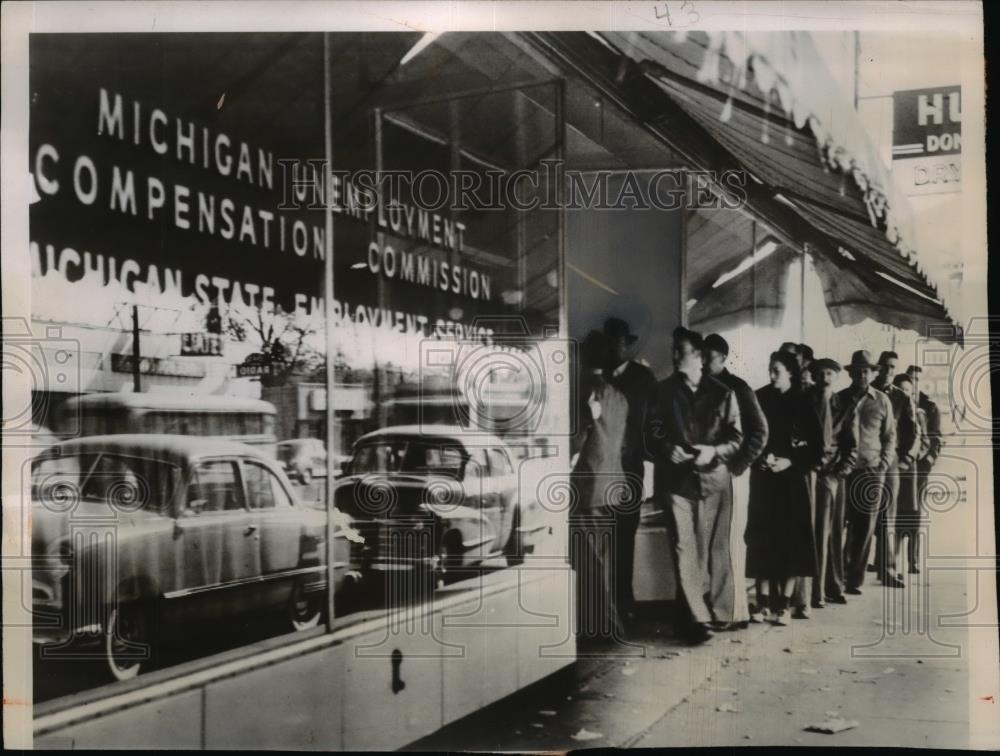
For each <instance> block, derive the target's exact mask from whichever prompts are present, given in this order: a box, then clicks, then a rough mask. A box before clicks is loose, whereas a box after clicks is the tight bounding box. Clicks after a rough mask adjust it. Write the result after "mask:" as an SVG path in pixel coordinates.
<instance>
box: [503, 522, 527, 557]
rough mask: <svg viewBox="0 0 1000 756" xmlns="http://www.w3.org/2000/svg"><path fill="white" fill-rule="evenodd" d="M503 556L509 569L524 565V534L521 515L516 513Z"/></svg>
mask: <svg viewBox="0 0 1000 756" xmlns="http://www.w3.org/2000/svg"><path fill="white" fill-rule="evenodd" d="M503 555H504V557H506V559H507V566H508V567H517V566H518V565H521V564H524V534H523V533H521V513H520V512H519V511H516V510H515V512H514V521H513V522H512V523H511V525H510V536H509V537H508V538H507V543H506V544H505V545H504V547H503Z"/></svg>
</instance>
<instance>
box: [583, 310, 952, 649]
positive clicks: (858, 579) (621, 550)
mask: <svg viewBox="0 0 1000 756" xmlns="http://www.w3.org/2000/svg"><path fill="white" fill-rule="evenodd" d="M636 340H637V337H636V336H635V334H633V333H632V332H631V330H630V328H629V326H628V324H627V323H625V322H624V321H622V320H620V319H616V318H612V319H610V320H608V321H607V322H606V323H605V328H604V331H603V332H598V331H592V332H591V333H590V334H588V336H587V338H586V339H585V340H584V343H583V345H582V349H581V360H582V364H583V372H582V380H581V401H582V404H581V407H580V408H579V417H580V423H579V427H580V430H581V432H580V433H579V434H577V435H576V436H575V440H576V443H575V444H574V451H575V452H576V453H577V457H576V461H575V463H574V467H573V471H572V474H571V476H570V480H571V484H572V489H573V492H574V505H573V509H572V511H571V516H570V526H571V529H570V532H571V542H570V555H571V560H572V563H573V565H574V567H575V569H576V570H577V573H578V579H577V584H578V601H577V606H578V615H577V623H578V635H579V637H580V639H581V640H582V641H588V640H593V641H599V642H607V641H612V642H626V641H627V625H628V624H629V622H630V620H631V619H632V618H633V616H634V611H635V607H634V597H633V595H632V576H633V560H634V553H635V535H636V529H637V526H638V523H639V508H640V506H641V504H642V498H643V464H644V462H645V461H647V460H648V461H650V462H652V463H653V466H654V484H653V496H654V499H655V500H656V502H657V504H658V506H659V507H661V508H662V509H663V510H665V511H666V512H667V514H668V515H669V520H670V523H671V528H670V530H671V536H672V538H671V544H672V548H673V556H674V564H675V566H676V573H677V575H676V577H677V588H678V599H679V603H680V605H681V606H682V607H683V609H684V612H685V615H686V616H685V618H684V622H683V623H682V629H683V635H684V638H685V639H686V640H687V641H688V642H690V643H693V644H697V643H704V642H706V641H707V640H709V639H710V638H711V637H712V636H713V634H714V633H715V632H719V631H728V630H738V629H741V628H745V627H746V626H747V625H748V624H749V623H750V622H764V621H770V622H773V623H774V624H777V625H785V624H787V623H788V621H789V618H793V619H808V618H809V616H810V610H811V609H820V608H823V607H825V606H826V605H827V603H837V604H845V603H847V596H848V595H860V594H861V588H862V586H863V585H864V581H865V574H866V572H868V571H873V572H876V573H877V575H878V577H879V579H880V580H881V582H882V585H883V586H884V587H886V588H891V587H901V586H903V585H904V581H905V578H904V576H903V575H902V574H901V573H902V565H903V564H904V559H905V562H906V564H907V567H908V572H909V573H911V574H914V573H917V572H919V543H920V534H921V532H922V531H923V529H924V528H926V524H927V523H926V519H925V517H924V515H923V514H922V513H923V507H922V506H921V501H922V499H923V496H924V491H925V488H926V482H927V477H928V474H929V472H930V469H931V467H932V466H933V465H934V463H935V461H936V459H937V456H938V454H939V453H940V449H941V432H940V415H939V413H938V410H937V407H936V405H935V404H934V402H933V401H932V400H931V399H930V398H929V397H928V396H927V395H926V394H925V393H924V392H922V391H919V388H918V384H919V374H920V372H921V371H920V368H919V367H917V366H913V365H911V366H910V367H909V368H908V369H907V371H906V373H903V374H899V375H896V370H897V364H898V361H899V357H898V355H897V354H895V353H894V352H888V351H887V352H883V353H882V355H881V356H880V358H879V360H878V362H877V363H874V362H873V361H872V358H871V355H870V353H869V352H867V351H865V350H861V351H857V352H855V353H854V354H853V355H852V357H851V361H850V362H849V363H848V364H846V365H843V366H841V364H840V363H838V362H837V361H835V360H832V359H829V358H815V357H814V355H813V353H812V350H811V349H810V348H809V347H808V346H806V345H800V344H794V343H791V342H788V343H785V344H783V345H782V346H781V348H779V349H778V350H777V351H775V352H773V353H771V354H770V357H769V365H768V373H769V378H770V381H769V383H768V384H767V385H766V386H763V387H762V388H760V389H758V390H757V391H753V390H752V389H751V388H750V386H749V385H748V384H747V383H746V382H745V381H743V380H742V379H740V378H739V377H737V376H735V375H733V374H732V373H731V372H729V370H728V369H727V368H726V362H727V360H728V357H729V346H728V344H727V343H726V341H725V339H724V338H722V336H720V335H718V334H711V335H709V336H707V337H704V338H703V337H702V335H701V334H699V333H697V332H695V331H692V330H688V329H686V328H677V329H676V330H675V331H674V333H673V363H674V371H673V373H672V375H670V377H668V378H667V379H665V380H663V381H661V382H659V383H657V381H656V379H655V377H654V376H653V373H652V371H651V370H650V369H649V368H648V367H647V366H645V365H642V364H640V363H638V362H636V361H634V360H630V359H628V353H629V350H630V349H631V347H632V345H633V344H634V343H635V341H636ZM842 369H846V370H847V372H848V374H849V375H850V378H851V385H850V386H849V387H848V388H846V389H843V390H841V391H836V390H835V389H834V385H835V383H836V381H837V378H838V375H839V373H840V372H841V370H842ZM873 541H874V543H875V547H876V548H875V551H876V554H875V561H874V564H872V565H869V564H868V556H869V554H870V552H871V547H872V543H873ZM904 542H905V543H906V553H905V556H904V553H903V544H904ZM747 578H749V579H752V580H753V581H754V590H753V600H752V601H750V600H748V596H747V591H746V579H747Z"/></svg>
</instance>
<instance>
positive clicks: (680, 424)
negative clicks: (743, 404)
mask: <svg viewBox="0 0 1000 756" xmlns="http://www.w3.org/2000/svg"><path fill="white" fill-rule="evenodd" d="M673 336H674V343H673V359H674V373H673V375H671V376H670V377H669V378H667V379H666V380H664V381H662V382H661V383H660V385H659V390H658V393H657V401H656V407H655V409H654V411H653V413H652V418H651V422H650V423H649V428H648V433H647V448H649V449H650V452H651V454H652V456H653V458H654V459H655V463H654V464H655V485H654V495H655V496H656V498H657V499H658V501H660V502H661V503H662V505H664V506H665V507H666V509H667V511H668V512H669V514H670V515H671V516H672V519H673V533H672V535H673V543H672V545H673V551H674V563H675V564H676V565H677V579H678V588H679V591H678V592H679V594H680V596H679V598H680V599H681V600H682V601H683V605H684V607H685V608H686V609H687V612H688V618H687V620H688V621H687V622H686V623H685V624H686V627H685V632H684V635H685V638H686V640H687V641H688V642H689V643H693V644H696V643H704V642H706V641H707V640H709V639H711V637H712V631H711V629H710V627H709V626H710V624H711V623H712V621H713V616H712V610H711V608H710V606H709V604H708V602H707V601H706V595H709V593H710V589H711V588H710V581H709V575H708V554H709V551H710V543H711V535H712V532H713V531H714V530H715V528H716V526H717V525H718V521H719V514H720V512H723V511H725V512H729V511H730V507H731V504H730V501H729V498H730V495H731V492H732V488H731V481H730V475H729V468H728V467H727V464H728V463H729V462H730V461H731V460H732V458H733V457H734V456H735V455H736V453H737V452H738V451H739V449H740V446H741V444H742V442H743V433H742V431H741V429H740V411H739V405H738V404H737V401H736V395H735V394H734V393H733V391H732V390H731V389H729V388H728V387H727V386H726V385H725V384H723V383H721V382H719V381H717V380H716V379H715V378H712V377H711V376H709V375H705V373H704V363H703V359H704V358H703V354H702V349H703V347H704V343H703V340H702V337H701V334H699V333H697V332H695V331H689V330H688V329H686V328H677V329H675V330H674V335H673Z"/></svg>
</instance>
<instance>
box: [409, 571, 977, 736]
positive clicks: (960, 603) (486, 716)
mask: <svg viewBox="0 0 1000 756" xmlns="http://www.w3.org/2000/svg"><path fill="white" fill-rule="evenodd" d="M870 577H871V576H869V578H870ZM909 578H910V579H909V580H908V581H907V587H906V588H903V589H888V588H883V587H882V586H881V584H879V583H878V582H876V581H874V580H871V579H869V581H868V582H867V584H866V586H865V588H864V595H862V596H850V597H848V598H849V603H848V604H847V605H828V606H827V607H826V608H823V609H814V610H811V611H812V618H811V619H808V620H789V623H790V624H789V625H788V626H787V627H777V626H773V625H769V624H766V625H762V624H756V625H751V626H750V627H749V628H748V629H746V630H743V631H737V632H726V633H719V634H717V635H716V636H715V638H713V639H712V641H711V642H710V643H708V644H707V645H704V646H698V647H693V648H691V647H685V646H682V645H680V644H679V643H678V641H677V640H676V638H674V637H673V636H672V629H671V627H670V622H669V620H668V619H663V617H664V616H665V615H666V610H665V609H664V607H663V606H659V607H652V606H651V607H647V608H648V609H651V610H654V612H655V613H658V614H660V617H656V616H655V615H654V616H653V617H652V618H647V619H646V620H641V621H640V622H639V623H638V626H637V627H636V628H635V629H634V631H633V637H634V638H635V639H636V640H635V642H636V644H637V645H635V646H633V647H629V648H622V649H621V650H616V651H614V652H612V654H609V655H601V656H595V657H591V658H588V657H584V658H580V659H579V660H578V661H577V662H576V663H575V664H573V665H572V666H571V667H569V668H567V669H565V670H562V671H561V672H560V673H557V674H556V675H553V676H552V677H550V678H548V679H546V680H543V681H542V682H540V683H538V684H536V685H534V686H532V687H531V688H527V689H525V690H522V691H518V692H517V693H515V694H513V695H511V696H509V697H508V698H506V699H504V700H502V701H499V702H497V703H496V704H494V705H492V706H490V707H488V708H486V709H483V710H481V711H478V712H476V713H474V714H472V715H470V716H468V717H466V718H465V719H462V720H460V721H458V722H455V723H453V724H451V725H449V726H447V727H445V728H442V729H441V730H439V731H438V732H436V733H434V734H433V735H430V736H428V737H426V738H423V739H421V740H419V741H417V742H416V743H413V744H411V745H410V746H409V747H408V749H407V750H421V751H446V750H460V749H461V750H482V751H542V750H545V751H567V750H573V749H580V748H588V747H608V746H617V747H654V746H738V745H754V746H769V745H775V746H777V745H828V746H835V747H836V746H858V745H865V746H895V747H907V746H912V747H925V748H926V747H952V748H962V747H963V746H965V745H966V744H967V743H968V726H969V683H968V669H967V667H968V664H969V657H968V653H967V650H968V649H967V647H966V631H965V629H964V628H962V627H946V628H938V627H936V625H937V624H938V622H937V618H938V617H939V616H941V615H943V614H952V613H955V612H962V611H964V608H965V606H966V601H967V599H966V593H965V592H966V576H965V573H964V572H962V571H931V572H930V573H929V575H928V574H924V575H919V576H912V575H911V576H909ZM929 580H930V581H931V582H933V588H934V589H933V590H930V588H929ZM831 717H839V718H842V719H845V720H848V721H851V720H853V721H856V722H857V726H856V727H854V728H853V729H848V730H845V731H842V732H838V733H836V734H823V733H816V732H807V731H805V729H804V728H806V727H808V726H809V725H812V724H817V723H820V722H823V721H825V720H829V719H830V718H831Z"/></svg>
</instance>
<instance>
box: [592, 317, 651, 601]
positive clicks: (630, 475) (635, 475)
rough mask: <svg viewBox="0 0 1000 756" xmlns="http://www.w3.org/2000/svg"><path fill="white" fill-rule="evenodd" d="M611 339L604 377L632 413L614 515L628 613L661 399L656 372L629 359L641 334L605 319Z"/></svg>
mask: <svg viewBox="0 0 1000 756" xmlns="http://www.w3.org/2000/svg"><path fill="white" fill-rule="evenodd" d="M604 337H605V339H606V340H607V345H608V361H607V365H606V367H605V371H604V374H605V378H606V379H607V381H608V383H610V384H611V385H612V386H614V387H615V388H616V389H618V390H619V391H620V392H622V393H623V394H624V395H625V398H626V399H627V400H628V419H627V421H626V424H625V437H624V440H623V441H622V470H623V471H624V473H625V481H626V486H627V489H628V499H627V500H626V501H623V502H621V505H620V507H618V509H617V512H616V516H615V587H616V591H617V601H618V606H619V609H620V611H621V613H622V615H623V617H625V618H626V619H632V618H633V617H634V614H635V594H634V593H633V588H632V576H633V572H634V568H635V534H636V530H638V528H639V516H640V513H639V510H640V507H641V506H642V501H643V499H644V498H645V497H644V486H643V481H644V479H645V462H646V459H647V454H646V445H645V442H644V435H643V434H644V428H645V427H646V418H647V415H648V414H649V411H650V407H651V406H652V404H653V402H654V401H655V400H656V377H655V376H654V375H653V371H652V370H650V369H649V368H648V367H647V366H646V365H643V364H642V363H639V362H637V361H636V360H634V359H630V357H631V354H632V350H633V349H634V346H635V342H636V341H638V340H639V337H638V336H636V335H635V334H634V333H632V329H631V328H630V327H629V324H628V323H627V322H625V321H624V320H622V319H621V318H608V319H607V320H606V321H605V323H604Z"/></svg>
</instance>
